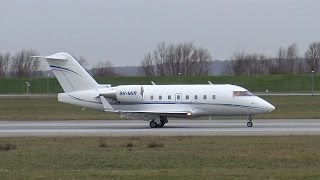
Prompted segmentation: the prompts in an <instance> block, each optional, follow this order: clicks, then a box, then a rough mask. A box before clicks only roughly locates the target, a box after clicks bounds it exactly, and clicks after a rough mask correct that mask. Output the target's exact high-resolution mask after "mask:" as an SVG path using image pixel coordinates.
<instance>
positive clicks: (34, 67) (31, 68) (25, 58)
mask: <svg viewBox="0 0 320 180" xmlns="http://www.w3.org/2000/svg"><path fill="white" fill-rule="evenodd" d="M37 55H38V53H37V52H36V51H34V50H21V51H20V52H18V53H16V55H15V56H13V57H12V63H11V74H12V76H14V77H34V76H36V75H37V71H38V69H39V66H40V65H39V60H38V58H32V57H31V56H37Z"/></svg>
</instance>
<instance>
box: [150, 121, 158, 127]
mask: <svg viewBox="0 0 320 180" xmlns="http://www.w3.org/2000/svg"><path fill="white" fill-rule="evenodd" d="M149 125H150V127H151V128H157V127H158V124H157V123H156V122H155V121H150V123H149Z"/></svg>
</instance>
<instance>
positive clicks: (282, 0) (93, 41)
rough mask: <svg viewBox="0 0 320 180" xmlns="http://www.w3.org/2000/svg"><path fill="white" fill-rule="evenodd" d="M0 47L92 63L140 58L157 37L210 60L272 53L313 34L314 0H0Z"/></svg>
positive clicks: (319, 30)
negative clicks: (199, 50) (205, 53)
mask: <svg viewBox="0 0 320 180" xmlns="http://www.w3.org/2000/svg"><path fill="white" fill-rule="evenodd" d="M0 7H1V10H0V51H1V52H4V51H10V52H12V53H14V52H16V51H18V50H21V49H23V48H32V49H35V50H37V51H38V52H39V53H40V54H41V55H50V54H53V53H56V52H60V51H65V52H69V53H72V54H75V55H76V56H84V57H86V59H87V61H88V62H89V64H90V65H91V66H92V65H94V64H96V63H97V62H98V61H104V60H108V61H111V62H112V63H113V64H114V65H116V66H125V65H139V63H140V60H141V59H142V58H143V56H144V55H145V54H146V53H148V52H150V51H152V50H153V49H154V48H155V46H156V44H157V43H159V42H162V41H165V42H168V43H180V42H193V43H195V44H196V45H197V46H203V47H205V48H207V49H208V50H209V52H210V53H211V55H212V56H213V57H214V59H220V60H224V59H228V58H229V57H230V56H231V55H232V53H233V52H234V51H242V50H245V51H247V52H261V53H266V54H267V55H273V54H274V53H275V52H276V51H277V49H278V48H279V47H280V46H288V45H290V44H291V43H294V42H296V43H297V44H298V46H299V47H300V51H301V52H304V51H305V50H306V49H307V48H308V45H309V44H310V43H311V42H314V41H320V20H319V19H320V10H319V7H320V1H319V0H51V1H49V0H0Z"/></svg>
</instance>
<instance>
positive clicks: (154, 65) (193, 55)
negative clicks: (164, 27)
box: [139, 42, 211, 76]
mask: <svg viewBox="0 0 320 180" xmlns="http://www.w3.org/2000/svg"><path fill="white" fill-rule="evenodd" d="M210 61H211V55H210V53H209V52H208V50H207V49H205V48H203V47H200V48H197V47H196V46H195V45H194V44H193V43H190V42H189V43H179V44H166V43H165V42H162V43H159V44H158V45H157V47H156V49H155V50H154V51H153V52H152V53H148V54H146V55H145V57H144V58H143V60H142V61H141V65H140V69H139V71H140V74H142V75H145V76H172V75H178V74H182V75H186V76H198V75H208V73H209V64H210Z"/></svg>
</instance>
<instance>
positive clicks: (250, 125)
mask: <svg viewBox="0 0 320 180" xmlns="http://www.w3.org/2000/svg"><path fill="white" fill-rule="evenodd" d="M252 119H253V116H252V115H250V116H249V117H248V122H247V127H252V126H253V123H252Z"/></svg>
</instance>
